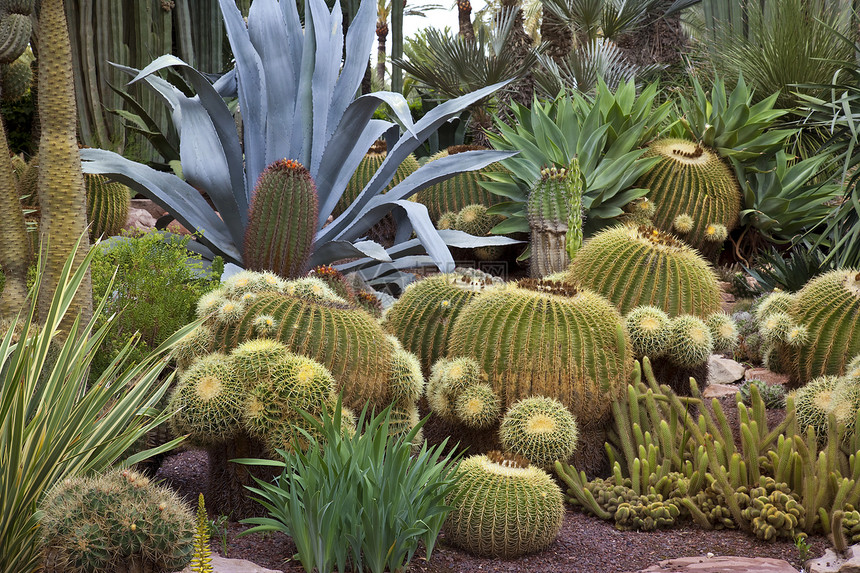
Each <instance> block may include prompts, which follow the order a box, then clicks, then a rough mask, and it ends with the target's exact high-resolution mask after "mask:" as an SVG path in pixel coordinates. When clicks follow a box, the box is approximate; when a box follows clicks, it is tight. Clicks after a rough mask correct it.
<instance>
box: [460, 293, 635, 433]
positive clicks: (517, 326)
mask: <svg viewBox="0 0 860 573" xmlns="http://www.w3.org/2000/svg"><path fill="white" fill-rule="evenodd" d="M448 355H449V356H450V357H470V358H474V359H475V360H476V361H477V363H478V364H479V365H480V367H481V369H482V370H483V372H484V373H485V374H486V375H487V376H488V382H489V384H490V385H491V386H492V388H493V390H494V391H495V392H496V393H497V394H498V395H499V398H500V399H501V401H502V406H503V408H508V407H510V406H511V405H513V403H514V402H516V401H517V400H520V399H522V398H526V397H528V396H531V395H534V394H539V395H543V396H547V397H550V398H555V399H557V400H559V401H560V402H561V403H562V404H564V405H565V406H566V407H567V408H569V409H570V410H571V412H572V413H573V415H574V416H575V417H576V419H577V421H578V422H579V423H580V424H581V425H582V426H583V427H584V428H598V427H602V426H603V423H604V422H605V421H606V419H607V418H608V416H609V405H610V402H611V401H612V400H613V399H614V398H616V397H618V396H620V394H621V393H622V392H623V389H624V387H625V386H626V383H627V379H628V376H629V374H630V373H631V371H632V368H633V352H632V347H631V344H630V340H629V338H628V337H627V335H626V334H625V332H624V327H623V324H622V320H621V315H620V314H619V313H618V311H617V310H616V309H615V308H614V307H613V306H612V304H610V303H609V301H607V300H606V299H605V298H603V297H602V296H600V295H597V294H595V293H593V292H591V291H588V290H576V289H574V288H572V287H571V286H570V285H568V284H565V283H552V282H547V281H534V280H525V281H520V283H518V284H517V285H509V286H506V287H502V288H498V289H493V290H490V291H488V292H485V293H484V294H482V295H480V296H477V297H475V298H474V299H473V300H472V302H470V303H469V305H468V306H467V307H466V308H464V309H463V310H462V311H461V313H460V316H459V318H458V319H457V321H456V322H455V323H454V329H453V332H452V333H451V337H450V341H449V344H448Z"/></svg>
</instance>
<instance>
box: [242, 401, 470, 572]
mask: <svg viewBox="0 0 860 573" xmlns="http://www.w3.org/2000/svg"><path fill="white" fill-rule="evenodd" d="M302 415H303V416H304V417H305V419H306V421H307V423H308V424H309V425H310V427H311V428H312V431H310V432H304V433H303V434H304V438H305V439H307V440H308V442H309V447H308V448H307V451H306V452H302V450H301V449H299V448H297V447H293V448H292V449H291V450H289V451H287V450H278V453H279V454H280V456H281V457H282V458H283V461H272V460H257V459H240V460H236V461H238V462H240V463H243V464H248V465H264V466H270V467H274V468H279V469H281V470H282V473H281V474H280V476H278V477H276V478H275V480H274V482H269V481H266V480H260V479H257V480H256V482H257V486H256V487H249V488H248V489H249V490H250V491H251V492H252V493H254V494H255V495H256V496H257V501H259V503H260V504H261V505H262V506H263V507H264V508H265V509H266V511H267V512H268V517H255V518H249V519H246V520H243V523H249V524H253V525H254V526H255V527H253V528H251V529H250V530H248V531H247V532H246V533H252V532H258V531H280V532H283V533H285V534H286V535H289V536H290V537H292V539H293V541H294V542H295V544H296V550H297V554H298V560H299V561H300V562H301V564H302V566H303V567H304V570H305V571H306V572H307V573H311V572H312V571H318V572H319V573H329V572H331V571H334V570H337V571H339V572H343V571H345V570H346V569H347V567H348V566H349V567H350V568H351V570H353V571H370V572H372V573H382V572H383V571H402V570H404V569H405V568H406V567H407V566H408V565H409V562H410V561H411V560H412V557H413V556H414V554H415V551H416V550H417V549H418V547H419V545H420V544H423V545H424V546H425V548H426V555H427V559H428V560H429V559H430V557H431V555H432V552H433V547H434V546H435V543H436V537H437V535H438V534H439V530H440V529H441V527H442V523H443V521H444V520H445V517H446V516H447V515H448V512H449V511H450V507H448V504H447V503H446V498H447V497H448V496H449V494H450V493H451V492H452V490H453V488H454V476H455V475H456V469H457V465H456V464H455V463H454V462H455V460H454V459H453V458H452V457H451V454H448V455H445V456H443V455H442V451H443V449H444V448H445V446H446V443H444V442H443V443H442V444H439V445H437V446H434V447H432V448H430V449H428V448H427V446H426V445H423V446H422V447H421V449H420V450H419V451H418V452H417V454H416V455H414V456H413V455H412V451H413V440H414V438H415V436H416V435H417V433H418V432H419V431H420V429H421V426H422V425H423V421H422V422H419V423H418V424H417V425H416V426H415V427H414V428H413V429H412V430H411V431H409V432H407V433H405V434H401V435H391V432H390V429H389V425H390V423H391V416H392V414H391V411H390V409H388V408H386V409H385V410H384V411H383V412H381V413H380V414H377V415H375V416H372V417H371V416H370V415H369V414H368V411H367V409H365V410H363V411H362V413H361V415H360V416H359V419H358V422H357V427H358V428H361V429H363V431H360V432H347V431H344V428H343V423H344V415H343V414H342V412H341V403H340V400H338V403H337V404H336V406H335V407H334V409H333V410H329V409H328V408H324V409H323V412H322V416H321V420H318V419H317V418H315V417H313V416H311V415H309V414H307V413H303V414H302ZM318 436H319V437H318ZM446 442H447V440H446ZM333 500H336V501H333Z"/></svg>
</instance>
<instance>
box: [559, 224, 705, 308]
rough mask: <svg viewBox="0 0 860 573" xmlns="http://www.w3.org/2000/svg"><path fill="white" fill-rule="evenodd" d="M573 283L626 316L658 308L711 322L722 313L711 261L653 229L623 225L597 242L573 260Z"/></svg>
mask: <svg viewBox="0 0 860 573" xmlns="http://www.w3.org/2000/svg"><path fill="white" fill-rule="evenodd" d="M568 280H569V281H570V282H572V283H575V284H577V285H579V286H580V287H582V288H588V289H591V290H593V291H595V292H597V293H599V294H602V295H603V296H605V297H607V298H608V299H609V300H610V301H612V303H613V304H615V305H616V306H617V307H618V309H619V310H620V311H621V313H622V314H627V313H629V312H630V311H631V310H633V309H634V308H635V307H637V306H655V307H657V308H659V309H661V310H663V311H664V312H666V313H667V314H669V316H672V317H674V316H678V315H679V314H690V315H693V316H697V317H699V318H706V317H707V316H708V315H710V314H712V313H714V312H718V311H719V310H720V288H719V285H718V283H717V276H716V274H715V273H714V271H713V269H712V268H711V266H710V265H709V264H708V262H707V261H706V260H705V259H703V258H702V257H701V255H699V253H698V252H696V250H695V249H693V248H691V247H689V246H688V245H686V244H685V243H683V242H682V241H680V240H678V239H677V238H675V237H674V236H672V235H670V234H668V233H665V232H663V231H659V230H657V229H655V228H653V227H649V226H647V225H641V226H634V225H619V226H616V227H612V228H610V229H607V230H605V231H601V232H600V233H598V234H596V235H594V236H593V237H591V238H590V239H589V240H587V241H586V242H585V243H584V244H583V245H582V248H581V249H579V251H578V252H577V253H576V256H575V257H574V258H573V261H572V262H571V264H570V269H569V271H568Z"/></svg>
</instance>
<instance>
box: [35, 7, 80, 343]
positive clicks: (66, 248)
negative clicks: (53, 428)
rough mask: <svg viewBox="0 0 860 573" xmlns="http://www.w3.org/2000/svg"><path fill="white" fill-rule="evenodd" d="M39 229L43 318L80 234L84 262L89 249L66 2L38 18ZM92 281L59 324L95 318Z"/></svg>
mask: <svg viewBox="0 0 860 573" xmlns="http://www.w3.org/2000/svg"><path fill="white" fill-rule="evenodd" d="M39 27H40V30H39V43H40V49H39V58H40V61H39V117H40V118H41V120H42V135H41V138H40V141H39V164H40V168H39V204H40V206H41V208H42V221H41V224H40V228H39V238H40V243H41V246H42V247H41V248H43V249H44V252H45V254H44V257H45V273H44V276H43V277H42V285H41V287H40V290H39V301H38V309H39V318H40V320H44V318H45V315H46V313H47V311H48V309H49V308H50V306H51V299H52V297H53V296H54V290H55V289H56V288H57V284H58V282H59V275H60V273H61V271H62V269H63V265H64V263H65V261H66V258H67V257H68V256H69V254H70V252H71V251H72V249H74V247H75V243H76V242H77V241H78V239H79V238H81V237H83V238H82V241H81V245H80V247H79V248H78V251H77V253H76V254H75V264H80V263H81V261H82V260H83V258H84V256H85V255H86V253H87V250H88V249H89V241H88V238H87V233H86V231H87V202H86V191H85V188H84V175H83V172H82V171H81V158H80V154H79V152H78V142H77V138H76V121H77V115H76V111H75V89H74V83H73V79H72V50H71V45H70V43H69V31H68V28H67V27H66V15H65V12H64V10H63V0H43V1H42V10H41V15H40V18H39ZM92 306H93V302H92V285H91V283H90V278H89V273H88V274H87V277H86V279H85V280H84V282H83V284H82V285H81V288H80V289H78V292H77V293H76V294H75V298H74V300H73V302H72V308H71V309H70V312H68V313H67V314H66V317H65V318H64V319H63V322H62V323H61V325H60V327H61V329H62V330H63V331H65V332H68V329H69V327H70V326H71V325H72V322H73V321H74V320H75V318H76V315H77V313H78V312H80V313H81V318H82V320H84V321H87V320H89V319H90V317H91V316H92Z"/></svg>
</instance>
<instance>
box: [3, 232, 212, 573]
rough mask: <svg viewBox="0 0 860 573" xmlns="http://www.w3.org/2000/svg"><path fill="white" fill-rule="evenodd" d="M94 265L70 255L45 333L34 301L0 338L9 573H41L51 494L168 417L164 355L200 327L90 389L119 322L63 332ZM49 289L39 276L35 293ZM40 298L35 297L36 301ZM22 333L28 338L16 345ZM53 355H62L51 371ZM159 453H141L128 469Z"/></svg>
mask: <svg viewBox="0 0 860 573" xmlns="http://www.w3.org/2000/svg"><path fill="white" fill-rule="evenodd" d="M76 250H77V249H76V248H75V249H72V253H74V252H76ZM92 258H93V252H92V251H91V252H90V253H89V254H88V255H87V256H86V257H85V258H84V261H83V263H82V264H81V266H79V267H77V268H76V269H73V260H72V259H71V258H70V259H68V260H67V261H66V264H65V266H64V268H63V270H62V273H61V274H60V277H59V279H60V280H59V286H58V288H57V290H56V292H55V293H54V294H53V299H52V304H51V307H50V309H49V312H48V313H47V315H46V321H45V323H44V325H42V326H41V328H40V327H37V326H36V324H35V321H34V319H35V315H36V304H35V302H33V303H32V304H31V306H30V308H29V309H26V310H25V312H24V313H23V315H22V316H21V318H20V319H19V324H17V328H16V324H15V322H16V321H13V323H12V325H10V327H9V329H8V330H7V332H6V334H5V335H4V336H3V337H2V339H0V491H2V492H4V493H3V495H0V571H19V572H21V573H26V572H31V571H36V570H37V569H39V567H40V560H41V557H42V555H41V544H40V542H39V515H38V512H37V504H38V503H39V501H40V500H41V499H42V498H43V497H44V495H45V493H46V492H47V491H48V490H49V489H50V488H52V487H53V486H54V485H55V484H58V483H60V482H62V481H64V480H66V479H68V478H73V477H75V476H78V475H82V474H86V473H93V472H98V471H101V470H104V469H106V468H107V467H108V466H110V465H111V464H114V463H116V462H118V461H120V460H121V459H122V456H123V452H125V451H126V450H128V448H129V447H130V446H131V445H132V444H133V443H135V442H136V441H137V440H138V439H139V438H140V437H141V436H143V435H144V434H145V433H146V432H147V431H149V430H151V429H152V428H154V427H156V426H158V425H159V424H161V423H162V422H163V421H164V420H165V419H166V418H167V417H168V414H166V413H156V412H155V411H154V410H153V408H154V406H155V405H156V404H157V403H158V402H159V400H160V399H161V397H162V396H163V395H164V393H165V392H167V388H168V387H169V385H170V378H168V379H167V380H166V381H165V382H163V383H162V382H159V381H158V380H159V376H160V374H161V371H162V369H163V368H164V365H165V364H166V361H165V360H164V356H165V354H166V353H167V352H168V351H169V350H170V349H171V348H172V346H173V345H174V344H175V343H176V341H178V340H179V339H181V338H182V337H183V336H185V335H186V334H188V332H190V331H191V330H192V329H193V328H194V327H195V326H196V323H192V324H190V325H188V326H186V327H184V328H183V329H182V330H180V331H179V332H177V333H175V334H174V335H171V336H170V337H169V338H168V339H167V340H165V341H164V342H163V343H162V344H161V345H160V346H159V347H158V348H156V349H155V350H154V351H153V352H152V353H151V354H149V355H148V356H146V357H144V358H143V359H142V360H141V361H140V362H138V363H137V364H136V365H134V366H127V359H128V355H129V353H130V351H131V345H130V344H129V345H126V346H125V347H124V348H123V349H122V350H121V351H120V352H119V354H118V355H117V357H116V358H115V360H114V361H113V362H111V364H110V365H109V366H108V367H107V368H106V369H105V370H104V372H102V374H101V376H99V377H98V379H96V380H94V381H92V382H91V383H90V384H89V385H88V384H87V373H88V371H89V369H90V365H91V364H92V362H93V360H94V358H95V355H96V354H97V353H98V352H99V349H100V347H101V345H102V344H103V343H104V341H105V339H106V338H107V336H108V334H109V330H110V328H111V326H112V325H113V323H114V320H109V321H107V322H106V323H105V324H104V325H103V326H101V327H100V328H96V327H95V323H94V322H93V321H91V322H89V323H88V324H86V325H82V324H81V323H80V321H79V320H78V321H75V322H74V323H73V324H72V327H71V328H70V330H69V331H68V332H64V333H62V338H61V336H60V335H61V333H60V332H59V325H60V321H61V320H62V318H63V316H64V315H65V314H66V312H68V311H69V308H70V306H71V304H72V300H73V297H74V295H75V292H76V291H77V290H78V288H79V287H80V285H81V283H82V282H83V280H84V277H85V276H86V272H87V270H88V268H89V264H90V262H91V261H92ZM39 268H40V269H41V265H40V266H39ZM40 282H41V273H40V272H37V280H36V287H35V290H36V291H37V290H38V288H39V283H40ZM37 298H38V297H37V296H36V293H35V292H34V294H33V296H32V297H31V300H33V301H35V300H37ZM98 310H99V312H100V311H102V310H103V303H102V307H101V308H99V309H98ZM16 330H17V331H18V332H20V333H21V334H20V337H19V341H18V342H17V344H13V343H12V339H13V335H14V334H15V332H16ZM52 347H54V348H53V349H52ZM50 354H55V355H56V359H55V360H54V362H53V365H52V366H51V365H50V362H49V358H48V357H49V355H50ZM175 445H176V441H174V442H172V443H170V444H166V445H165V446H163V447H162V448H159V450H158V451H166V450H167V449H170V448H171V447H174V446H175ZM154 453H156V452H155V451H147V452H142V453H140V454H135V455H134V456H132V457H130V458H129V459H127V460H125V462H126V463H134V462H137V461H140V460H142V459H145V458H146V457H147V456H148V455H151V454H154Z"/></svg>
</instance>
